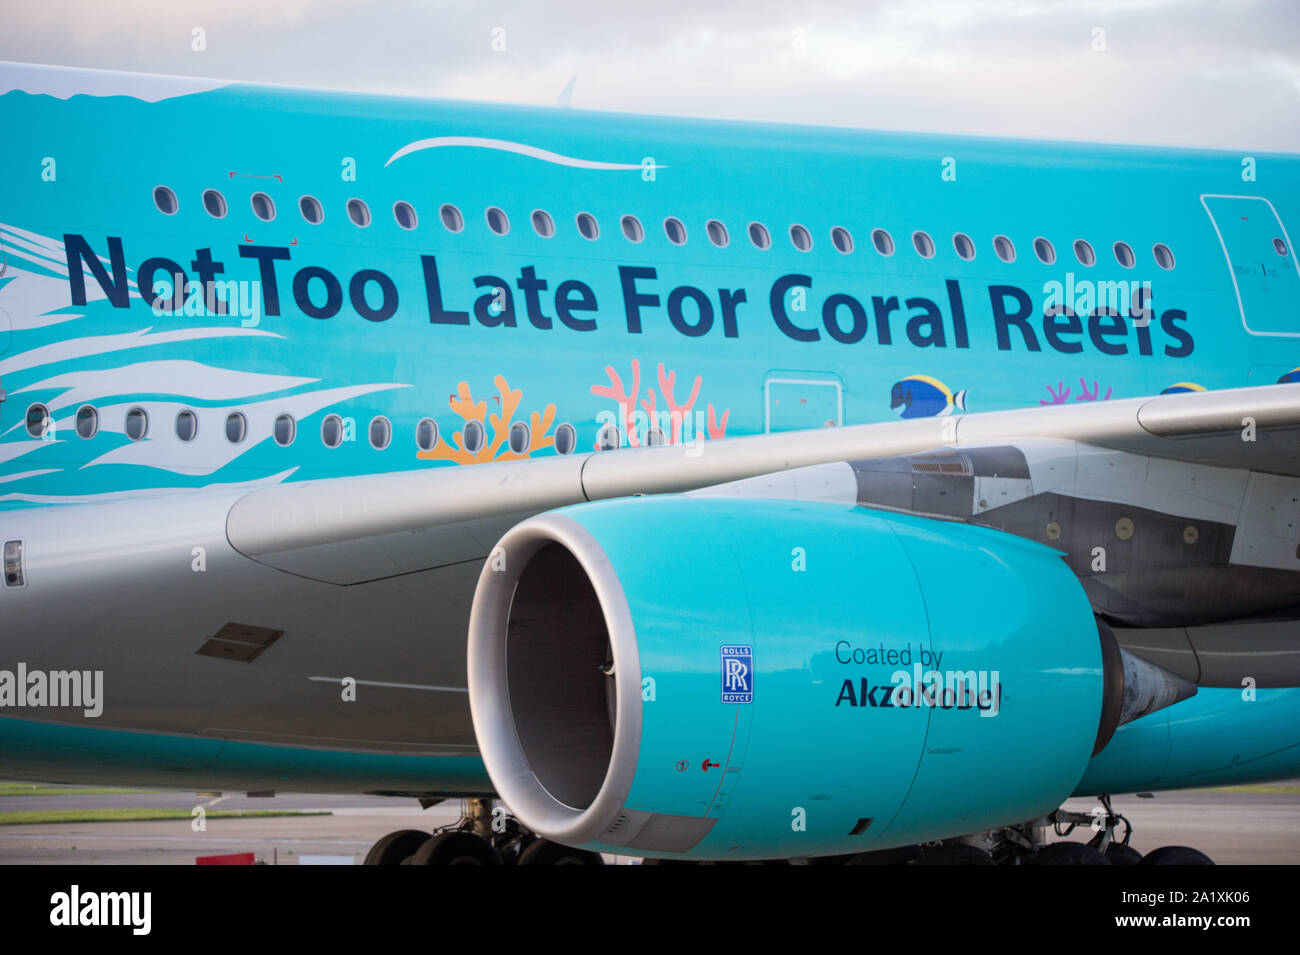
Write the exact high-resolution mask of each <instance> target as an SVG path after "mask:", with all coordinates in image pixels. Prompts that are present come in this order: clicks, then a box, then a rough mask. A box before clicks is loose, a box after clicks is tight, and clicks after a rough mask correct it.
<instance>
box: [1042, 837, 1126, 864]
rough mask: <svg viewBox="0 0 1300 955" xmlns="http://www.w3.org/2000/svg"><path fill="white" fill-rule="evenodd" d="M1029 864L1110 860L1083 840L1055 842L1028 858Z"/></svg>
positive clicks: (1099, 862)
mask: <svg viewBox="0 0 1300 955" xmlns="http://www.w3.org/2000/svg"><path fill="white" fill-rule="evenodd" d="M1025 863H1026V864H1027V865H1110V860H1109V859H1107V858H1106V857H1105V856H1104V855H1102V854H1101V853H1100V852H1098V851H1097V850H1096V849H1094V848H1093V847H1092V846H1090V845H1085V844H1084V843H1082V842H1053V843H1052V844H1051V845H1046V846H1043V848H1041V849H1039V850H1038V851H1037V852H1035V853H1034V854H1033V855H1031V856H1030V857H1029V858H1028V859H1026V860H1025Z"/></svg>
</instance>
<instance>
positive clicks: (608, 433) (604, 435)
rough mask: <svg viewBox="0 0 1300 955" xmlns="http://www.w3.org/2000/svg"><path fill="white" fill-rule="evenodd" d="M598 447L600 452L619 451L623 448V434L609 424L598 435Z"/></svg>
mask: <svg viewBox="0 0 1300 955" xmlns="http://www.w3.org/2000/svg"><path fill="white" fill-rule="evenodd" d="M596 446H597V449H598V450H600V451H617V450H618V449H619V448H621V447H622V446H623V433H622V432H621V431H619V430H618V428H616V427H615V426H614V425H612V424H607V425H605V426H604V427H603V428H601V429H600V434H598V435H596Z"/></svg>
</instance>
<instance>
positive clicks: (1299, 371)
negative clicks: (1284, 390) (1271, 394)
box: [1277, 368, 1300, 385]
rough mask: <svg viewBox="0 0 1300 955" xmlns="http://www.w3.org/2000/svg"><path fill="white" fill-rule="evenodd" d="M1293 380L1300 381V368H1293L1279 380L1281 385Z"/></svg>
mask: <svg viewBox="0 0 1300 955" xmlns="http://www.w3.org/2000/svg"><path fill="white" fill-rule="evenodd" d="M1293 381H1300V368H1292V369H1291V370H1290V371H1288V372H1287V373H1286V374H1285V375H1283V376H1282V377H1281V378H1279V379H1278V380H1277V383H1278V384H1279V385H1289V384H1291V382H1293Z"/></svg>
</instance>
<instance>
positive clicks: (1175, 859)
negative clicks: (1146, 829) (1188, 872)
mask: <svg viewBox="0 0 1300 955" xmlns="http://www.w3.org/2000/svg"><path fill="white" fill-rule="evenodd" d="M1138 865H1214V860H1213V859H1211V858H1210V857H1209V856H1207V855H1206V854H1205V853H1204V852H1201V851H1199V850H1197V849H1190V848H1188V847H1187V846H1161V847H1160V848H1159V849H1152V850H1151V851H1150V852H1148V853H1147V854H1146V855H1144V856H1143V857H1142V861H1141V862H1139V863H1138Z"/></svg>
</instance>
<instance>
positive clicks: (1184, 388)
mask: <svg viewBox="0 0 1300 955" xmlns="http://www.w3.org/2000/svg"><path fill="white" fill-rule="evenodd" d="M1204 390H1205V386H1204V385H1198V384H1197V383H1196V382H1194V381H1179V382H1175V383H1174V384H1172V385H1170V386H1169V387H1168V388H1166V389H1165V390H1164V391H1162V392H1160V393H1161V394H1162V395H1181V394H1185V393H1186V392H1189V391H1204Z"/></svg>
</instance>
